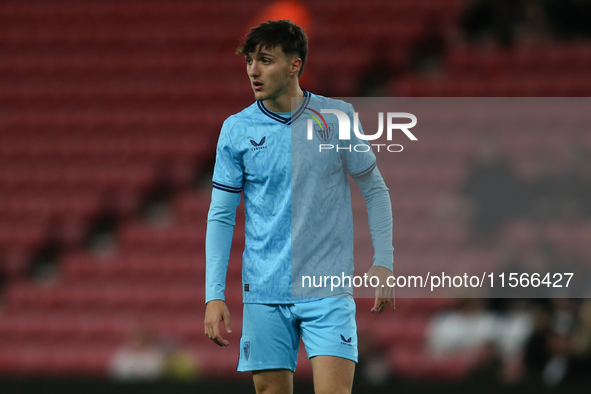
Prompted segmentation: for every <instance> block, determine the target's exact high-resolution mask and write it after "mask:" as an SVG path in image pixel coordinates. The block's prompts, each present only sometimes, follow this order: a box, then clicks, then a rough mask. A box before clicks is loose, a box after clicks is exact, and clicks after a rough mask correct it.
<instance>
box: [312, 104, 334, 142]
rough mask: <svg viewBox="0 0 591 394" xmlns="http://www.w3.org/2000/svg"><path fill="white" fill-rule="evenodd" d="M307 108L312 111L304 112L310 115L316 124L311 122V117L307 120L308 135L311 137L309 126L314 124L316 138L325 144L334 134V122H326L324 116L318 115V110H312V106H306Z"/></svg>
mask: <svg viewBox="0 0 591 394" xmlns="http://www.w3.org/2000/svg"><path fill="white" fill-rule="evenodd" d="M306 109H307V110H309V111H311V112H313V113H310V112H306V115H308V116H310V117H311V118H312V119H314V120H315V121H316V124H314V125H313V124H312V119H310V121H309V122H308V136H309V138H311V131H310V126H314V134H316V138H318V139H319V140H320V141H321V142H322V143H323V144H327V143H328V142H330V140H331V139H332V136H333V134H334V124H332V123H326V120H325V119H324V116H322V115H320V113H318V111H314V110H313V109H312V108H306Z"/></svg>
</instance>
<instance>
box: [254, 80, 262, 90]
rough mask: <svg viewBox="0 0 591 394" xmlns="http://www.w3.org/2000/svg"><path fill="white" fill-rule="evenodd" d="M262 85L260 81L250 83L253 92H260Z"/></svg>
mask: <svg viewBox="0 0 591 394" xmlns="http://www.w3.org/2000/svg"><path fill="white" fill-rule="evenodd" d="M263 86H264V84H263V83H262V82H260V81H252V87H253V89H254V90H261V89H262V88H263Z"/></svg>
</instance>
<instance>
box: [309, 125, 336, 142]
mask: <svg viewBox="0 0 591 394" xmlns="http://www.w3.org/2000/svg"><path fill="white" fill-rule="evenodd" d="M314 134H316V137H317V138H318V139H319V140H320V141H321V142H322V143H324V144H327V143H329V142H330V140H331V139H332V136H333V134H334V124H332V123H327V124H326V127H324V126H319V125H317V124H315V125H314Z"/></svg>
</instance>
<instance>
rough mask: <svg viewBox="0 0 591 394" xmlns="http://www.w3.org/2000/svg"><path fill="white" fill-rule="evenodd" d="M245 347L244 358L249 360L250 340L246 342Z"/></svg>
mask: <svg viewBox="0 0 591 394" xmlns="http://www.w3.org/2000/svg"><path fill="white" fill-rule="evenodd" d="M243 349H244V358H246V359H247V360H248V357H250V341H246V342H244V345H243Z"/></svg>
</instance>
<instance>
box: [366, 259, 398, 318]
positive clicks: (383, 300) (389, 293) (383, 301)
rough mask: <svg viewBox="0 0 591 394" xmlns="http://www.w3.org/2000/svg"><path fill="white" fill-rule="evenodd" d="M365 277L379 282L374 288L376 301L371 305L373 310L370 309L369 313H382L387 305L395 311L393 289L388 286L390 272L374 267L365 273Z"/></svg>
mask: <svg viewBox="0 0 591 394" xmlns="http://www.w3.org/2000/svg"><path fill="white" fill-rule="evenodd" d="M367 276H368V277H370V278H371V277H372V276H375V277H377V278H378V279H379V280H380V281H379V285H378V286H377V287H376V288H375V289H376V301H375V302H374V304H373V308H371V313H374V312H378V313H382V312H383V311H384V309H386V306H388V303H389V304H390V307H391V308H392V309H396V300H395V296H394V287H390V286H388V277H390V276H392V271H390V270H389V269H387V268H384V267H380V266H377V265H374V266H373V267H371V268H370V269H369V271H367Z"/></svg>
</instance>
